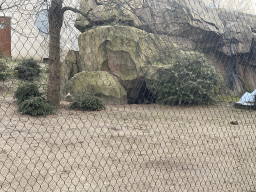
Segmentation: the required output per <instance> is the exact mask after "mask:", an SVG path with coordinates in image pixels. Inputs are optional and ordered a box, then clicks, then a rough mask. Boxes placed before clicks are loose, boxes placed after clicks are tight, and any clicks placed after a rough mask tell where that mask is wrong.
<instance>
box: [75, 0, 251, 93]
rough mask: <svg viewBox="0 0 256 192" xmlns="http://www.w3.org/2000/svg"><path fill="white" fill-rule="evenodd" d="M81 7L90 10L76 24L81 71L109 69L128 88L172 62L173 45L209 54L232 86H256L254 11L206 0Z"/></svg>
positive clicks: (86, 2) (135, 0)
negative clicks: (217, 5) (229, 8)
mask: <svg viewBox="0 0 256 192" xmlns="http://www.w3.org/2000/svg"><path fill="white" fill-rule="evenodd" d="M80 9H81V10H82V11H83V12H87V11H89V10H90V12H89V15H88V18H85V17H83V16H82V15H80V14H78V18H77V20H76V24H75V26H76V27H77V28H78V29H79V30H80V31H81V32H84V33H83V34H81V35H80V37H79V46H80V53H79V54H80V56H81V57H82V62H83V63H82V67H81V68H83V69H82V70H83V71H86V70H89V71H98V70H103V71H108V72H109V73H111V74H113V75H114V76H115V77H117V78H118V80H119V81H120V82H121V85H122V86H123V87H124V88H125V89H126V90H127V91H128V90H134V88H135V87H141V86H140V85H142V84H143V83H144V80H142V79H143V78H144V77H145V74H153V73H154V71H156V69H157V68H159V66H161V65H162V64H163V65H165V64H166V63H164V62H165V61H168V63H171V59H170V58H172V57H174V54H173V50H175V49H176V50H175V54H176V53H178V54H179V51H177V50H180V49H183V50H185V49H186V50H190V51H191V50H195V49H196V50H200V51H201V52H203V53H205V54H206V55H209V58H210V59H211V60H212V61H213V63H214V64H215V66H217V67H218V66H221V67H220V70H222V73H223V77H224V79H225V85H226V86H227V87H228V88H229V89H232V90H234V91H237V92H242V91H243V89H244V87H252V88H256V87H255V83H254V79H255V76H256V72H254V70H251V69H254V68H255V66H256V62H255V60H256V56H255V55H256V54H255V51H256V16H254V15H249V14H244V13H240V12H236V11H227V10H224V9H215V8H210V7H207V6H205V5H204V3H203V1H202V0H193V1H191V0H161V1H159V0H119V1H116V0H114V1H113V0H97V1H94V0H81V1H80ZM110 26H112V27H110ZM140 29H141V30H140ZM164 44H166V45H164ZM137 45H138V46H137ZM182 46H184V47H183V48H182ZM138 47H139V49H138ZM165 50H167V53H165ZM170 50H171V51H170ZM168 55H169V56H168ZM212 56H213V57H212ZM155 64H156V65H155ZM248 74H249V75H248ZM247 77H252V78H250V79H249V78H247ZM134 82H136V83H134ZM138 82H141V83H139V86H138ZM136 91H138V89H136ZM136 91H135V92H136ZM128 95H133V94H130V93H129V91H128Z"/></svg>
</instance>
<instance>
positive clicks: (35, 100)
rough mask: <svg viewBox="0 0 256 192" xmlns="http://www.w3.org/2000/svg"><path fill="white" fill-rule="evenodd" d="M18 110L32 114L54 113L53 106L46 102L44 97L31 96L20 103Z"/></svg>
mask: <svg viewBox="0 0 256 192" xmlns="http://www.w3.org/2000/svg"><path fill="white" fill-rule="evenodd" d="M18 111H19V112H20V113H21V114H27V115H31V116H46V115H49V114H52V112H53V107H52V106H50V105H49V104H48V103H46V101H45V98H44V97H31V98H30V99H27V100H25V101H23V102H22V103H21V104H20V105H19V108H18Z"/></svg>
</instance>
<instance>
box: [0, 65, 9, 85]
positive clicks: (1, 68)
mask: <svg viewBox="0 0 256 192" xmlns="http://www.w3.org/2000/svg"><path fill="white" fill-rule="evenodd" d="M7 69H8V66H7V65H6V63H5V62H2V61H0V81H4V80H6V78H7V77H8V73H7Z"/></svg>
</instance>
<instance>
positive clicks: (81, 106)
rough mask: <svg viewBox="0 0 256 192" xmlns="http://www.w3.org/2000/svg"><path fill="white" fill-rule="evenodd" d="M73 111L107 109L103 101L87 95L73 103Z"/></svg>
mask: <svg viewBox="0 0 256 192" xmlns="http://www.w3.org/2000/svg"><path fill="white" fill-rule="evenodd" d="M70 108H71V109H78V110H82V111H100V110H102V109H105V105H104V104H103V103H102V100H101V99H100V98H99V97H97V96H93V95H86V96H84V97H82V99H76V100H75V101H73V102H72V103H71V106H70Z"/></svg>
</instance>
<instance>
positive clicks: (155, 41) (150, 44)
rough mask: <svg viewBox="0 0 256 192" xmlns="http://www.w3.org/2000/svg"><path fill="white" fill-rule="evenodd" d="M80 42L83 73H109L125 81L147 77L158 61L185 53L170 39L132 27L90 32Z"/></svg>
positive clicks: (82, 35) (99, 29) (164, 60)
mask: <svg viewBox="0 0 256 192" xmlns="http://www.w3.org/2000/svg"><path fill="white" fill-rule="evenodd" d="M78 41H79V47H80V51H79V54H80V59H81V68H82V71H108V72H109V73H111V74H113V75H114V76H116V77H117V78H118V79H119V80H121V81H126V80H133V79H135V78H137V77H139V76H143V75H144V74H145V73H146V70H147V67H148V66H150V65H151V64H153V63H154V62H159V63H164V62H167V61H168V58H169V59H171V58H175V57H176V56H177V54H179V53H180V52H181V50H180V49H177V48H178V46H177V45H176V44H175V43H174V42H172V41H171V40H168V36H164V35H162V36H160V35H155V34H151V33H147V32H146V31H143V30H140V29H137V28H134V27H128V26H115V27H113V26H101V27H97V28H95V29H90V30H88V31H87V32H84V33H82V34H80V35H79V38H78ZM168 62H169V61H168Z"/></svg>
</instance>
